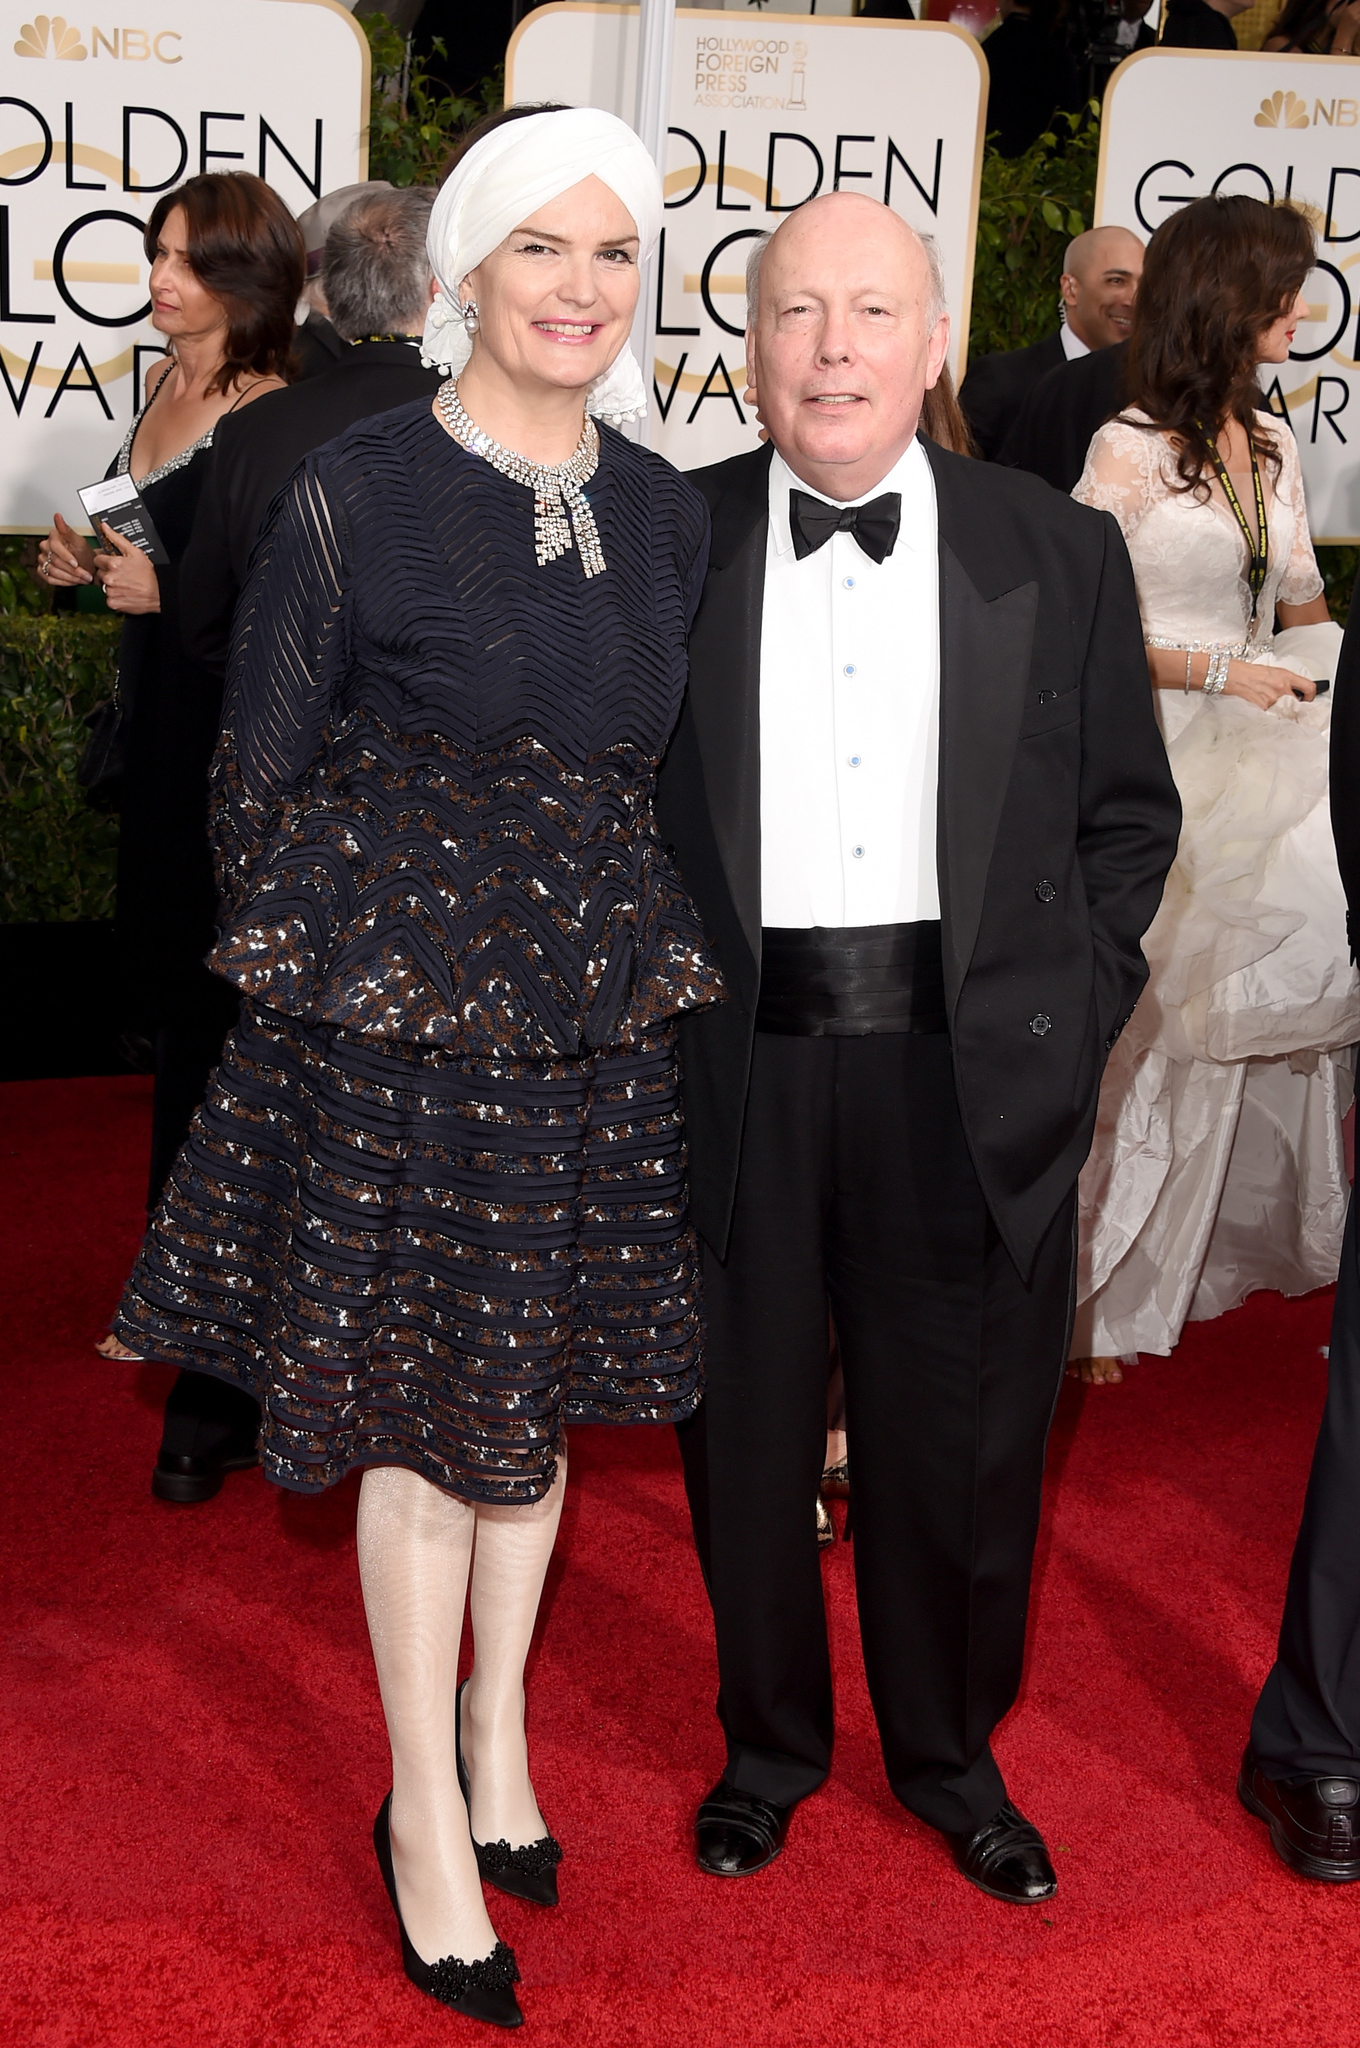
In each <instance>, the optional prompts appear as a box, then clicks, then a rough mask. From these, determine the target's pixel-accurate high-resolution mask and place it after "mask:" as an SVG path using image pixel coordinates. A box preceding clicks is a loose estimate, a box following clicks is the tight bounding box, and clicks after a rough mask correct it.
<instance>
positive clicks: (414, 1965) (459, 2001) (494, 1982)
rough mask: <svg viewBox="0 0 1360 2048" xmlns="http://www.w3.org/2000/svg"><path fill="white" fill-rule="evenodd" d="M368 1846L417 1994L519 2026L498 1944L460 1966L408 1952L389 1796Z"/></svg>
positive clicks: (507, 1965) (507, 1962) (513, 1971)
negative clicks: (375, 1859)
mask: <svg viewBox="0 0 1360 2048" xmlns="http://www.w3.org/2000/svg"><path fill="white" fill-rule="evenodd" d="M373 1847H374V1849H375V1850H376V1851H377V1856H378V1868H379V1870H381V1872H382V1877H383V1883H384V1884H385V1885H386V1886H387V1896H388V1898H389V1899H390V1900H391V1901H392V1911H393V1912H394V1913H395V1914H396V1916H397V1931H398V1933H399V1934H400V1935H401V1961H402V1967H403V1969H404V1970H405V1972H406V1974H407V1976H408V1977H409V1978H410V1980H411V1982H412V1983H413V1984H414V1985H415V1987H416V1989H417V1991H424V1992H425V1993H426V1994H427V1995H428V1996H429V1997H430V1998H437V1999H438V2000H439V2003H440V2004H441V2005H447V2006H449V2007H450V2008H451V2010H452V2011H454V2012H461V2013H464V2014H466V2016H467V2018H468V2019H470V2020H485V2021H486V2022H487V2024H488V2025H489V2026H493V2027H522V2026H523V2025H524V2014H523V2013H522V2012H521V2011H520V2009H519V2000H518V1999H517V1998H516V1996H515V1986H516V1984H518V1982H519V1965H518V1963H517V1962H516V1961H515V1951H514V1950H513V1949H512V1948H507V1947H506V1945H505V1943H504V1942H503V1941H498V1942H497V1943H496V1946H495V1947H494V1948H493V1949H492V1951H491V1953H490V1955H489V1956H481V1957H479V1958H478V1960H477V1961H476V1962H473V1963H465V1962H464V1961H463V1959H462V1957H461V1956H442V1957H441V1958H440V1960H439V1961H438V1962H437V1963H427V1962H425V1961H424V1960H423V1959H422V1958H421V1957H420V1956H419V1955H417V1954H416V1951H415V1950H414V1948H412V1946H411V1937H410V1936H409V1934H408V1933H407V1932H406V1923H405V1921H404V1920H403V1919H402V1917H401V1907H400V1906H399V1905H398V1904H397V1880H396V1875H395V1873H394V1871H393V1869H392V1794H391V1793H390V1792H389V1793H388V1795H387V1797H386V1799H384V1801H383V1803H382V1805H381V1806H380V1807H379V1808H378V1818H377V1819H376V1820H375V1821H374V1823H373Z"/></svg>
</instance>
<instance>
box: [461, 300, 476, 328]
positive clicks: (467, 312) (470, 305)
mask: <svg viewBox="0 0 1360 2048" xmlns="http://www.w3.org/2000/svg"><path fill="white" fill-rule="evenodd" d="M461 310H462V314H463V325H464V327H465V328H466V329H467V331H468V333H469V334H475V333H476V332H477V329H478V327H479V325H480V324H481V323H480V321H479V320H478V317H477V301H476V300H475V299H469V300H468V302H467V304H466V305H465V306H464V307H463V308H462V309H461Z"/></svg>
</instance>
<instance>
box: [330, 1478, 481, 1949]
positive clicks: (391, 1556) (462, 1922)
mask: <svg viewBox="0 0 1360 2048" xmlns="http://www.w3.org/2000/svg"><path fill="white" fill-rule="evenodd" d="M476 1519H477V1510H476V1509H475V1508H474V1507H473V1506H472V1504H471V1503H470V1502H468V1501H465V1500H458V1499H456V1498H455V1497H454V1496H453V1495H452V1494H448V1493H444V1492H442V1491H441V1489H440V1488H439V1487H437V1486H433V1485H431V1483H430V1481H429V1480H427V1479H422V1478H421V1477H420V1476H419V1474H418V1473H415V1472H407V1471H403V1470H400V1469H399V1468H397V1467H396V1466H390V1465H383V1466H378V1467H375V1468H373V1469H370V1470H369V1471H367V1472H365V1474H364V1478H363V1485H362V1487H361V1489H360V1493H359V1577H360V1581H361V1583H362V1585H363V1589H364V1610H365V1613H366V1614H367V1616H368V1632H369V1635H370V1637H371V1639H372V1642H373V1661H374V1663H375V1664H376V1665H377V1667H378V1686H379V1690H380V1691H381V1693H382V1703H383V1712H384V1714H385V1715H386V1717H387V1734H388V1739H389V1741H390V1742H391V1744H392V1864H393V1869H394V1871H395V1874H396V1880H397V1894H398V1897H399V1898H400V1900H401V1912H402V1918H403V1919H404V1921H405V1922H406V1931H407V1933H408V1934H409V1935H410V1937H411V1940H412V1942H413V1944H414V1946H415V1949H416V1953H417V1954H418V1955H419V1956H421V1957H422V1958H423V1960H424V1961H425V1962H427V1963H434V1962H437V1961H438V1960H439V1959H440V1958H441V1957H443V1956H461V1957H462V1959H463V1960H464V1962H469V1963H470V1962H475V1961H477V1959H478V1958H479V1957H481V1956H489V1955H490V1954H491V1951H492V1949H493V1948H494V1947H495V1945H496V1935H495V1931H494V1929H493V1928H492V1925H491V1922H490V1920H489V1919H488V1918H487V1912H486V1903H485V1900H484V1899H483V1897H482V1886H481V1880H480V1878H479V1877H478V1874H477V1858H476V1855H475V1854H474V1852H473V1847H472V1837H471V1834H470V1833H469V1830H468V1817H467V1808H466V1806H465V1805H464V1804H463V1796H462V1793H461V1792H460V1791H459V1789H458V1774H457V1769H456V1766H455V1762H454V1748H453V1713H454V1699H455V1696H456V1692H457V1684H458V1645H459V1641H460V1638H461V1636H462V1633H463V1606H464V1602H465V1600H466V1597H467V1583H468V1567H469V1563H470V1561H471V1557H472V1536H473V1529H474V1527H475V1525H476Z"/></svg>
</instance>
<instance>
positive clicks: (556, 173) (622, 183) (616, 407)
mask: <svg viewBox="0 0 1360 2048" xmlns="http://www.w3.org/2000/svg"><path fill="white" fill-rule="evenodd" d="M590 177H595V178H599V179H600V181H601V183H602V184H605V185H608V187H609V189H610V191H611V192H614V193H617V195H618V197H619V198H620V199H621V200H622V201H623V203H624V205H625V206H626V207H627V208H628V211H629V213H630V214H631V215H632V217H633V225H634V226H635V227H636V229H637V231H638V241H639V245H640V246H639V249H638V261H639V263H642V262H644V261H645V260H646V258H647V257H648V256H650V255H651V253H652V250H653V249H654V248H655V247H656V242H657V237H658V235H659V234H660V232H661V205H662V193H661V177H660V174H659V172H658V171H657V168H656V165H655V164H654V163H653V161H652V159H651V157H650V156H649V155H648V154H647V151H646V150H645V149H644V148H643V146H642V144H641V142H639V140H638V138H637V136H636V135H635V134H634V133H633V130H632V129H631V128H630V127H629V126H628V125H627V123H626V122H624V121H620V120H619V118H618V117H617V115H615V114H604V113H601V112H600V111H599V110H598V109H597V108H595V107H564V108H563V109H562V110H561V112H560V113H556V114H526V115H524V116H523V118H522V119H520V120H518V121H506V122H504V123H503V124H502V125H501V126H500V127H499V128H493V129H492V131H491V133H490V134H489V135H484V136H483V137H482V139H481V141H480V142H478V143H474V145H473V147H472V148H471V149H470V150H469V151H468V152H467V154H466V156H464V157H463V159H462V161H461V162H460V163H459V165H458V167H457V169H456V170H455V171H454V172H453V174H452V176H451V177H450V178H449V179H448V180H447V182H446V183H445V185H444V187H443V189H442V190H441V192H440V194H439V197H438V198H437V199H436V200H435V203H434V208H433V211H432V212H431V214H430V228H429V234H428V236H427V237H426V248H427V249H428V251H429V257H430V268H431V269H432V270H433V272H434V275H435V280H436V282H437V284H438V286H439V290H438V291H437V293H436V294H435V297H434V299H433V301H432V302H431V305H430V310H429V313H428V315H427V316H426V320H425V333H424V336H423V338H422V340H421V357H422V360H423V361H424V362H425V363H426V364H427V365H429V367H431V368H440V369H447V370H448V371H449V372H450V373H451V374H452V375H453V376H455V377H456V376H457V374H458V372H459V371H460V370H461V369H462V367H463V365H464V363H465V362H466V361H467V359H468V357H469V355H470V354H471V352H472V339H471V337H470V335H469V334H468V331H467V329H466V327H465V326H464V324H463V316H462V311H461V308H460V304H459V294H458V287H459V286H460V285H461V283H462V281H463V279H464V278H465V277H466V276H467V274H468V272H469V271H470V270H475V269H476V268H477V265H478V264H479V263H480V262H481V261H482V259H483V258H484V257H486V256H489V255H490V254H491V252H492V250H493V249H498V248H499V247H500V245H501V243H502V242H503V241H504V240H505V238H506V236H507V235H510V234H513V233H514V231H515V229H516V228H517V227H519V226H521V225H522V223H523V222H524V221H526V220H528V219H529V218H530V216H531V215H532V214H533V213H534V211H535V210H536V208H538V207H540V206H543V205H546V203H547V202H548V201H549V200H550V199H556V198H558V197H559V195H560V194H561V193H563V192H567V191H570V189H571V187H572V186H573V185H579V184H580V183H581V180H582V179H583V178H590ZM586 409H587V411H589V412H593V413H597V414H598V415H599V416H600V418H601V419H606V420H608V421H609V422H610V424H611V425H613V426H617V425H618V424H619V423H620V422H621V421H622V420H631V419H638V418H640V416H641V415H642V414H643V413H644V412H646V410H647V391H646V386H645V385H644V383H643V380H642V372H641V370H640V369H639V367H638V360H637V357H636V356H635V355H634V354H633V351H632V349H631V348H630V347H629V346H628V343H627V342H626V341H625V342H624V345H623V347H622V348H621V349H620V351H619V353H618V355H617V356H616V357H615V358H614V361H613V362H612V363H611V364H610V366H609V368H608V369H607V370H606V371H604V373H603V374H602V375H601V376H599V377H597V378H596V379H595V381H594V383H593V384H592V385H591V387H590V392H589V395H588V397H587V399H586Z"/></svg>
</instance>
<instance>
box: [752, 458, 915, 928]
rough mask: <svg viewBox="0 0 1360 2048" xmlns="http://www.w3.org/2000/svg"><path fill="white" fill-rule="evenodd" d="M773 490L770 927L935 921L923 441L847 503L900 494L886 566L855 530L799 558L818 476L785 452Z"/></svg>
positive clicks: (766, 796) (768, 646)
mask: <svg viewBox="0 0 1360 2048" xmlns="http://www.w3.org/2000/svg"><path fill="white" fill-rule="evenodd" d="M769 488H770V501H769V502H770V528H769V539H768V542H767V545H766V556H765V599H764V606H763V611H762V617H761V647H760V831H761V922H762V924H766V925H776V926H784V927H793V926H797V927H801V928H804V929H806V928H807V927H809V926H812V925H828V926H832V927H836V926H852V925H874V924H910V923H915V922H916V921H917V920H919V919H924V918H937V917H938V916H939V914H940V891H939V883H938V881H937V878H936V872H935V812H936V783H937V779H938V774H939V751H940V749H939V737H940V621H939V580H940V572H939V532H938V520H937V515H936V506H935V480H934V478H933V476H932V475H931V470H930V464H929V463H928V462H927V460H926V457H925V454H924V452H923V450H922V449H921V447H920V444H919V443H918V442H917V441H915V440H913V442H912V443H911V446H910V447H909V448H908V449H907V451H906V453H905V455H903V456H902V458H901V459H900V461H899V462H898V463H897V464H896V465H895V467H894V468H893V469H892V471H891V472H890V473H889V474H888V475H887V476H885V477H884V478H883V480H882V482H881V483H879V484H876V485H875V487H874V489H873V490H872V491H867V492H866V493H865V494H864V497H863V498H856V499H852V500H850V501H849V502H851V503H852V504H867V503H869V502H870V501H871V500H873V499H874V498H878V497H881V496H882V494H883V493H884V492H885V491H898V492H900V493H901V497H902V524H901V529H900V531H899V533H898V536H897V542H896V545H895V546H894V548H893V551H892V553H891V554H890V555H888V556H887V557H886V559H885V560H884V561H882V562H875V561H873V560H872V559H871V557H870V556H868V555H866V554H865V552H864V550H863V549H862V548H861V547H860V544H859V542H858V541H857V540H856V539H855V537H854V535H853V534H849V533H836V534H833V535H832V537H831V539H830V540H829V541H828V542H827V543H826V544H825V546H823V547H820V548H818V549H817V551H816V553H815V554H810V555H806V556H805V557H804V558H803V560H802V561H801V562H800V561H798V560H797V558H796V556H795V555H794V551H793V536H792V532H791V530H790V526H789V492H790V491H791V490H801V491H806V490H808V486H807V485H806V484H804V483H802V482H801V481H800V479H799V478H798V477H796V476H795V475H794V474H793V472H792V470H790V469H789V467H788V465H787V464H786V463H785V462H784V461H783V460H782V459H781V457H780V456H779V454H778V453H776V454H775V457H774V460H773V461H772V462H771V464H770V487H769ZM809 495H810V496H812V497H820V496H821V495H822V494H821V493H820V492H817V491H812V492H810V493H809ZM825 502H827V503H828V504H830V503H834V502H835V501H834V500H830V499H827V500H826V501H825ZM837 509H838V510H839V509H842V508H841V507H840V506H838V507H837Z"/></svg>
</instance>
